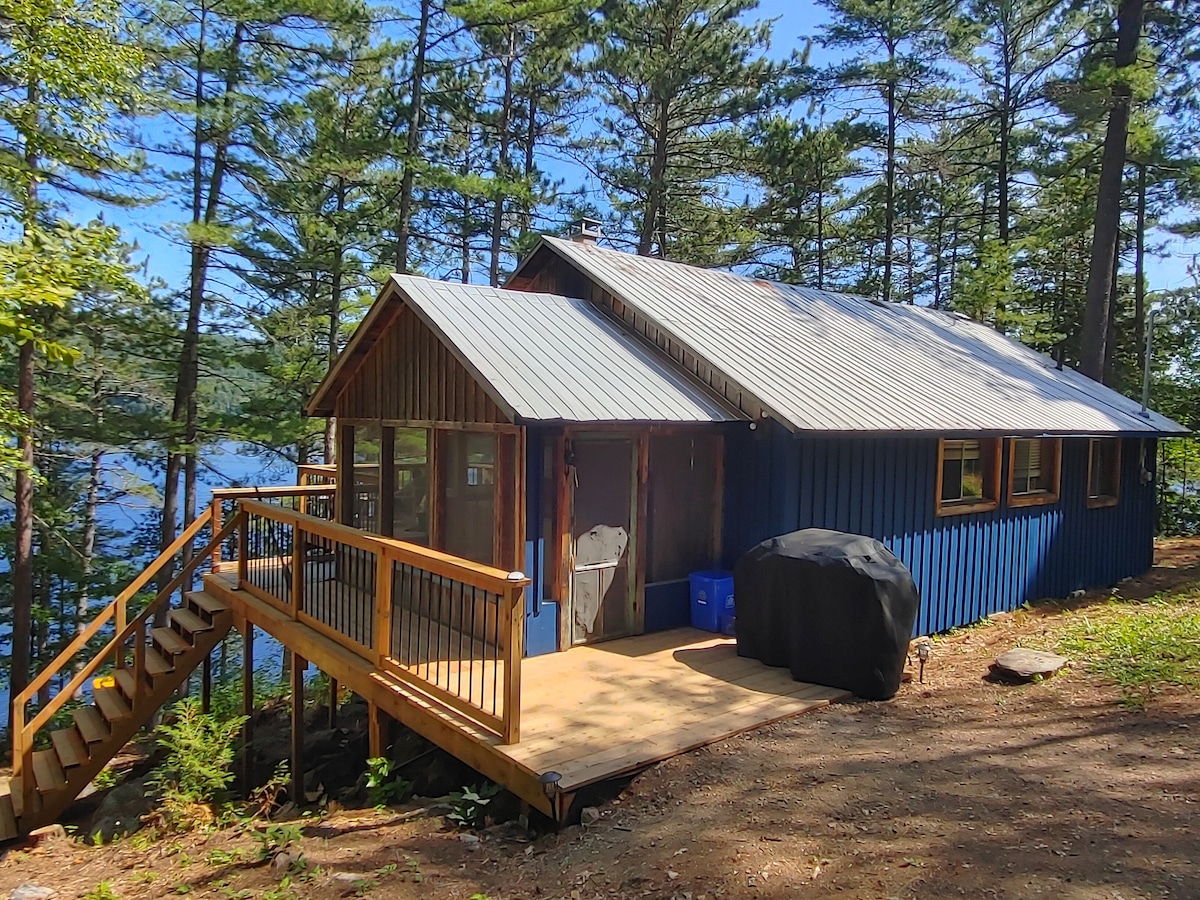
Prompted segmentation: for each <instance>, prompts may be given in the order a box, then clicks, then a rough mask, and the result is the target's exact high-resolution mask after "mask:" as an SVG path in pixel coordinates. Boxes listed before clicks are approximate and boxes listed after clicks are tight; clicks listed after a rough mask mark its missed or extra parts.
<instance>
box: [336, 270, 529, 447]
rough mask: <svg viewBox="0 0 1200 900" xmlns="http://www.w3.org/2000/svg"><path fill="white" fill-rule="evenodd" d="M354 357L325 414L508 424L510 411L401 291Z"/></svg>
mask: <svg viewBox="0 0 1200 900" xmlns="http://www.w3.org/2000/svg"><path fill="white" fill-rule="evenodd" d="M394 290H395V292H396V294H397V297H396V299H397V300H398V301H399V302H397V303H395V304H394V305H393V307H392V308H393V314H392V316H391V318H390V320H388V322H387V324H386V326H385V327H383V328H381V329H379V333H378V334H376V335H373V339H372V341H371V342H370V344H369V348H368V349H367V350H366V351H365V352H361V353H359V354H358V355H357V356H356V358H355V363H356V365H355V367H354V368H353V369H352V370H347V372H348V374H347V375H344V376H343V386H342V387H341V389H340V390H339V391H338V393H337V395H336V397H335V398H334V400H333V402H332V409H331V411H330V412H329V413H326V415H329V414H332V415H336V416H337V417H338V418H339V419H347V420H374V421H381V420H391V421H397V422H462V423H469V424H478V425H506V424H512V423H513V422H514V420H515V414H514V411H513V410H512V408H511V407H509V406H508V405H507V404H506V403H505V402H504V401H503V399H502V398H501V397H500V396H499V395H498V393H497V392H496V391H495V390H494V389H493V388H492V386H491V385H490V384H488V383H487V382H486V381H485V380H484V379H483V378H482V376H481V375H480V374H479V371H478V370H477V369H476V368H475V367H474V366H472V365H470V363H469V361H468V360H466V359H465V358H464V357H463V356H462V354H460V353H459V352H458V350H457V349H456V348H454V347H453V346H451V345H450V344H449V343H448V341H447V340H446V337H445V335H444V334H442V333H441V332H440V330H438V329H437V328H436V327H435V326H434V325H433V324H432V322H430V321H429V319H428V318H426V317H425V316H424V315H423V314H422V313H421V311H420V310H419V309H418V308H417V307H416V306H415V305H414V304H412V303H411V302H409V300H408V298H407V297H406V296H405V294H404V291H403V290H402V289H401V288H399V286H397V287H395V288H394Z"/></svg>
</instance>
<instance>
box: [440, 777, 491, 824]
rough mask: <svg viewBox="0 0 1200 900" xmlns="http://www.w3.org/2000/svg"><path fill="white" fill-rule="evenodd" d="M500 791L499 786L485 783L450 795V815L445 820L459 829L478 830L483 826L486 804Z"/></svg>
mask: <svg viewBox="0 0 1200 900" xmlns="http://www.w3.org/2000/svg"><path fill="white" fill-rule="evenodd" d="M500 790H501V788H500V785H498V784H491V783H488V782H485V783H484V784H481V785H479V786H478V787H464V788H463V789H462V791H459V792H456V793H453V794H450V813H449V814H448V815H447V816H446V818H447V819H449V820H450V821H451V822H453V823H454V824H455V825H457V826H458V827H459V828H478V827H479V826H481V825H482V824H483V817H484V815H485V814H486V813H487V806H488V804H489V803H491V802H492V798H494V797H495V796H496V795H497V794H499V793H500Z"/></svg>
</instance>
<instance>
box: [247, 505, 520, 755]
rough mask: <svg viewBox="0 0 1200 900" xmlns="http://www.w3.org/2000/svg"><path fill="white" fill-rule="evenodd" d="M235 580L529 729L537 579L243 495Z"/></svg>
mask: <svg viewBox="0 0 1200 900" xmlns="http://www.w3.org/2000/svg"><path fill="white" fill-rule="evenodd" d="M239 508H240V509H241V510H242V512H243V514H244V517H245V528H244V529H243V532H242V535H241V537H240V540H239V554H238V586H239V587H240V588H242V589H243V590H245V591H247V592H248V593H250V594H252V595H253V596H255V597H257V598H259V599H260V600H262V601H264V602H266V603H269V604H271V605H272V606H275V607H276V608H278V609H280V610H281V611H283V612H286V613H287V614H289V615H291V616H292V617H293V618H295V619H296V620H298V621H300V622H303V623H304V624H306V625H308V626H310V627H311V628H313V629H315V630H317V631H320V632H321V633H322V634H324V635H326V636H327V637H329V638H331V639H332V640H334V641H337V642H338V643H339V644H341V645H342V646H344V647H346V648H348V649H350V650H351V651H353V652H354V653H357V654H358V655H359V656H361V657H362V658H364V659H367V660H370V661H371V662H372V664H374V665H377V666H378V667H379V668H380V669H382V670H383V671H385V672H387V673H389V674H391V675H393V676H394V677H396V678H397V679H398V680H401V681H404V682H405V683H406V684H409V685H411V686H412V687H414V688H416V689H417V690H419V691H421V692H422V693H423V694H424V695H425V696H426V697H427V698H428V699H430V700H431V701H434V702H435V703H438V704H441V705H443V706H445V707H449V708H450V709H453V710H455V711H456V712H458V713H461V714H463V715H466V716H468V717H470V718H471V719H472V720H473V721H474V722H476V723H478V724H479V725H481V726H483V727H484V728H486V729H488V730H490V731H492V732H494V733H495V734H496V735H498V736H499V737H500V739H501V740H502V741H504V742H505V743H516V742H517V741H518V740H519V739H520V718H521V703H520V694H521V653H522V649H523V645H524V636H523V629H524V622H525V615H524V603H523V600H522V598H523V591H524V589H525V587H526V586H527V585H528V584H529V579H527V578H525V576H524V575H522V574H521V573H519V572H515V573H508V572H504V571H503V570H501V569H496V568H493V567H492V566H485V565H480V564H477V563H473V562H469V561H467V560H463V559H459V558H457V557H454V556H449V555H448V554H445V553H440V552H438V551H436V550H429V549H427V548H425V547H420V546H417V545H416V544H408V543H405V542H403V541H396V540H392V539H390V538H383V537H378V536H376V535H372V534H369V533H367V532H364V531H359V530H357V529H354V528H349V527H347V526H345V525H340V524H337V523H334V522H328V521H325V520H323V519H320V518H316V517H314V516H310V515H306V514H304V513H301V512H297V511H295V510H290V509H286V508H283V507H281V506H279V505H278V504H270V503H265V502H263V501H261V500H241V501H239Z"/></svg>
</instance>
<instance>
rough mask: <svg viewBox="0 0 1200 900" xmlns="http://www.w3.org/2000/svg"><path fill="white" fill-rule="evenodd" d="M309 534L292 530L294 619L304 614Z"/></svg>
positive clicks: (297, 529) (292, 603)
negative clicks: (305, 572) (306, 547)
mask: <svg viewBox="0 0 1200 900" xmlns="http://www.w3.org/2000/svg"><path fill="white" fill-rule="evenodd" d="M306 538H307V533H306V532H304V531H302V530H301V529H299V528H293V529H292V597H291V600H292V602H291V604H290V606H291V607H292V618H293V619H295V618H298V617H299V616H300V613H302V612H304V559H305V554H304V544H305V539H306Z"/></svg>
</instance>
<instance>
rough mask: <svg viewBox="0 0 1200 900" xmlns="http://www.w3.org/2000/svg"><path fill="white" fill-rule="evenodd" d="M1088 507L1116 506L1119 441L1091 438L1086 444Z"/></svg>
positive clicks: (1119, 460) (1119, 491)
mask: <svg viewBox="0 0 1200 900" xmlns="http://www.w3.org/2000/svg"><path fill="white" fill-rule="evenodd" d="M1088 444H1089V446H1088V480H1087V483H1088V489H1087V505H1088V506H1092V507H1095V506H1116V505H1117V500H1118V499H1119V497H1120V495H1121V441H1120V440H1119V439H1118V438H1092V439H1091V441H1089V442H1088Z"/></svg>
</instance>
